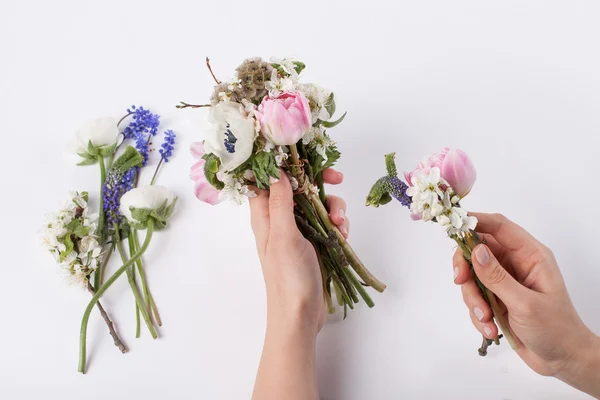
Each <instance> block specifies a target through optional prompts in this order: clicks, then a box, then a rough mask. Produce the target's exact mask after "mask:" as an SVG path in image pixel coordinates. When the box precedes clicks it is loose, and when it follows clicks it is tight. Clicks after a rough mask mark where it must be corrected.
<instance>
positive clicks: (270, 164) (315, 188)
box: [177, 58, 386, 316]
mask: <svg viewBox="0 0 600 400" xmlns="http://www.w3.org/2000/svg"><path fill="white" fill-rule="evenodd" d="M206 62H207V66H208V69H209V71H210V73H211V75H212V76H213V79H214V80H215V82H216V86H215V88H214V90H213V93H212V97H211V99H210V104H201V105H194V104H188V103H185V102H181V104H179V105H178V106H177V107H178V108H199V107H207V108H209V109H210V110H209V113H208V122H209V125H210V127H209V128H208V130H207V132H206V135H205V140H204V142H198V143H194V144H193V145H192V148H191V151H192V155H193V156H195V157H196V158H197V159H198V161H197V162H196V164H194V166H193V167H192V169H191V178H192V179H193V180H194V181H195V193H196V196H197V197H198V199H200V200H203V201H205V202H207V203H209V204H213V205H214V204H217V203H219V202H220V201H223V200H233V201H234V202H237V203H240V204H241V203H242V202H243V201H244V200H245V199H246V198H247V197H253V196H255V193H254V192H253V190H252V187H254V186H256V187H258V188H260V189H267V190H268V189H269V186H270V180H271V179H279V178H280V174H281V171H283V173H284V174H285V175H286V178H287V179H289V180H290V181H291V183H292V188H293V190H294V193H295V195H294V201H295V216H296V221H297V224H298V228H299V229H300V231H301V232H302V233H303V234H304V236H305V237H306V238H307V239H308V240H310V241H311V243H312V244H313V246H314V247H315V249H316V252H317V256H318V259H319V262H320V266H321V272H322V275H323V285H324V288H323V289H324V293H325V299H326V304H327V308H328V311H329V312H330V313H333V312H334V311H335V307H334V306H333V301H332V296H331V294H332V288H333V291H334V292H335V295H336V298H337V301H338V303H339V304H340V305H341V306H343V307H344V316H346V311H347V308H350V309H353V308H354V304H355V303H357V302H358V301H359V296H360V297H362V299H363V300H364V301H365V303H366V304H367V305H368V306H369V307H373V305H374V303H373V300H372V299H371V297H370V296H369V294H368V293H367V291H366V290H365V286H370V287H372V288H374V289H375V290H377V291H379V292H383V290H384V289H385V287H386V286H385V284H383V283H382V282H380V281H379V280H377V278H375V277H374V276H373V275H372V274H371V273H370V272H369V271H368V270H367V268H366V267H365V266H364V265H363V263H362V262H361V261H360V259H359V258H358V256H357V255H356V253H355V252H354V250H353V249H352V247H350V245H349V244H348V242H347V241H346V239H345V238H344V236H343V235H342V233H340V231H339V230H338V229H337V227H336V226H335V224H333V223H332V221H331V220H330V219H329V214H328V210H327V202H326V197H325V189H324V187H323V175H322V173H323V171H324V170H325V169H326V168H329V167H331V166H333V165H334V164H335V162H336V161H337V160H338V158H339V157H340V153H339V151H338V150H337V148H336V144H335V142H334V141H332V140H331V139H330V137H329V135H328V134H327V129H329V128H333V127H335V126H336V125H338V124H339V123H340V122H342V120H343V119H344V117H345V115H346V114H344V115H342V116H341V117H340V118H338V119H337V120H332V117H333V115H334V114H335V111H336V105H335V100H334V94H333V93H332V92H329V91H327V90H325V89H323V88H321V87H319V86H317V85H315V84H311V83H301V82H300V74H301V72H302V70H303V69H304V68H305V65H304V63H302V62H300V61H296V60H293V59H281V60H279V59H272V60H271V62H267V61H264V60H263V59H261V58H249V59H247V60H245V61H244V62H243V63H242V64H241V65H240V66H239V67H238V68H237V69H236V71H235V74H234V78H233V79H232V80H231V81H229V82H221V81H220V80H218V79H217V78H216V77H215V75H214V73H213V72H212V69H211V66H210V63H209V60H208V59H207V60H206ZM349 267H352V268H349ZM355 273H356V274H357V275H358V278H357V276H356V275H355ZM359 278H360V279H359ZM361 280H362V282H361Z"/></svg>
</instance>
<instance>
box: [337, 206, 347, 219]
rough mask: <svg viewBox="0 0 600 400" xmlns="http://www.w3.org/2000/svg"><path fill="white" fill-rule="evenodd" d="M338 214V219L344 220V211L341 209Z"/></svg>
mask: <svg viewBox="0 0 600 400" xmlns="http://www.w3.org/2000/svg"><path fill="white" fill-rule="evenodd" d="M338 214H339V215H340V218H341V219H342V221H343V220H345V219H346V211H344V209H343V208H340V211H339V212H338Z"/></svg>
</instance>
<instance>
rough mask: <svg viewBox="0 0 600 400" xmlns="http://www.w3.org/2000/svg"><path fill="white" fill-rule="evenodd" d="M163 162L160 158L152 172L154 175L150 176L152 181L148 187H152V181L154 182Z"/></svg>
mask: <svg viewBox="0 0 600 400" xmlns="http://www.w3.org/2000/svg"><path fill="white" fill-rule="evenodd" d="M164 160H165V159H164V158H162V157H161V159H160V161H159V162H158V165H157V166H156V169H155V170H154V175H152V180H151V181H150V186H152V185H154V181H156V176H157V175H158V170H159V169H160V166H161V165H162V163H163V161H164Z"/></svg>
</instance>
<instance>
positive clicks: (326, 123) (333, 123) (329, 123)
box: [321, 112, 348, 128]
mask: <svg viewBox="0 0 600 400" xmlns="http://www.w3.org/2000/svg"><path fill="white" fill-rule="evenodd" d="M346 114H348V113H347V112H345V113H344V115H342V116H341V117H340V118H339V119H338V120H336V121H323V122H322V123H321V124H322V125H323V126H324V127H325V128H333V127H334V126H336V125H338V124H339V123H340V122H342V121H343V120H344V118H346Z"/></svg>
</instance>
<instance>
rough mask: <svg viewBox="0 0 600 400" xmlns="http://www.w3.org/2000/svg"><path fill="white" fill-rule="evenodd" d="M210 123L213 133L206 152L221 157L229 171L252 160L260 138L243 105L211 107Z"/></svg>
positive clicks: (227, 104)
mask: <svg viewBox="0 0 600 400" xmlns="http://www.w3.org/2000/svg"><path fill="white" fill-rule="evenodd" d="M208 122H209V123H210V129H209V131H208V132H207V134H206V138H205V141H204V150H205V151H206V153H207V154H210V153H212V154H214V155H216V156H217V157H219V159H220V160H221V165H222V166H223V168H224V169H225V170H226V171H231V170H234V169H236V168H237V167H239V166H240V165H242V164H243V163H244V162H246V160H248V158H250V156H251V155H252V148H253V146H254V139H255V137H256V130H255V123H254V119H253V118H248V117H247V115H246V112H245V110H244V108H243V107H242V106H241V105H240V104H238V103H234V102H227V103H219V104H217V105H215V106H213V107H211V109H210V112H209V114H208Z"/></svg>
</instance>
